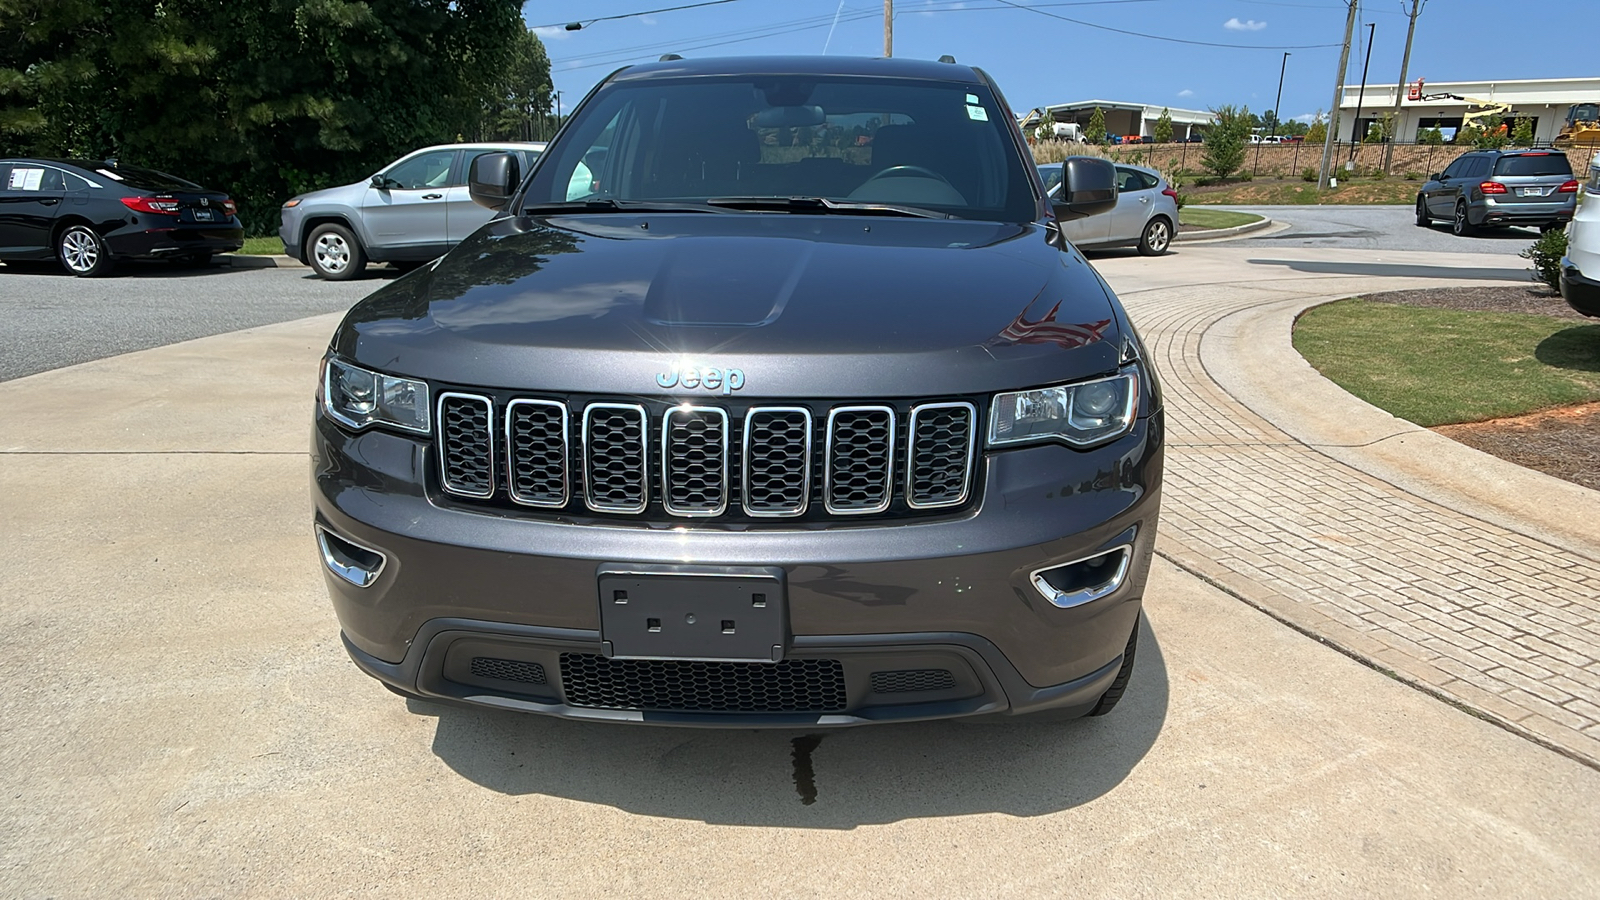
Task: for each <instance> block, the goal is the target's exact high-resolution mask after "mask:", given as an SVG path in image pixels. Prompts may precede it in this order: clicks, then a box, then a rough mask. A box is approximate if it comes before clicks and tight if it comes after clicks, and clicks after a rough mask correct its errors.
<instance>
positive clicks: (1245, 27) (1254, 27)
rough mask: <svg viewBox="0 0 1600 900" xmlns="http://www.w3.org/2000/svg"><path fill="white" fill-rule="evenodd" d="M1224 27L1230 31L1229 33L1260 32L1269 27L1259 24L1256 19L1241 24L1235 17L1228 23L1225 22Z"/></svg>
mask: <svg viewBox="0 0 1600 900" xmlns="http://www.w3.org/2000/svg"><path fill="white" fill-rule="evenodd" d="M1222 27H1223V28H1226V29H1228V30H1229V31H1260V30H1261V29H1263V28H1265V27H1267V23H1265V22H1257V21H1256V20H1255V19H1246V20H1245V21H1243V22H1241V21H1239V17H1238V16H1234V17H1233V18H1231V19H1229V20H1228V21H1226V22H1223V23H1222Z"/></svg>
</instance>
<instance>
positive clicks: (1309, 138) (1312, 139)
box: [1306, 109, 1328, 144]
mask: <svg viewBox="0 0 1600 900" xmlns="http://www.w3.org/2000/svg"><path fill="white" fill-rule="evenodd" d="M1327 139H1328V123H1327V120H1326V119H1325V118H1324V117H1323V115H1322V110H1320V109H1319V110H1317V114H1316V115H1315V116H1313V117H1312V119H1311V124H1310V125H1309V126H1308V127H1307V128H1306V143H1308V144H1320V143H1322V142H1324V141H1326V140H1327Z"/></svg>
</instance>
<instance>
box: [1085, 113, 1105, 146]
mask: <svg viewBox="0 0 1600 900" xmlns="http://www.w3.org/2000/svg"><path fill="white" fill-rule="evenodd" d="M1086 130H1087V131H1088V132H1089V133H1088V134H1087V135H1085V137H1086V138H1087V139H1088V141H1089V143H1091V144H1095V145H1097V146H1098V145H1100V144H1104V143H1105V142H1106V111H1105V110H1103V109H1101V108H1100V107H1098V106H1096V107H1095V108H1094V112H1093V113H1092V114H1090V116H1089V126H1088V128H1087V129H1086Z"/></svg>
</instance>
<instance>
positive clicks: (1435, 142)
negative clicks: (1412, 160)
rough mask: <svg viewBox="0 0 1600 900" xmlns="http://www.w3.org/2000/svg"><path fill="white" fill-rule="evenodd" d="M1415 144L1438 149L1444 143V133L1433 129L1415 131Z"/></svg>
mask: <svg viewBox="0 0 1600 900" xmlns="http://www.w3.org/2000/svg"><path fill="white" fill-rule="evenodd" d="M1417 143H1419V144H1426V145H1428V146H1431V147H1438V146H1440V145H1442V144H1443V143H1444V132H1442V131H1440V130H1439V129H1438V128H1437V127H1435V128H1423V129H1420V130H1418V131H1417Z"/></svg>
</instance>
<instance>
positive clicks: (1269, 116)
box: [1261, 109, 1283, 133]
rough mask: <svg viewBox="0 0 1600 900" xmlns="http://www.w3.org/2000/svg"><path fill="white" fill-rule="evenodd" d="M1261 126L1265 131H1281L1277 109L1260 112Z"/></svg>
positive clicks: (1281, 126)
mask: <svg viewBox="0 0 1600 900" xmlns="http://www.w3.org/2000/svg"><path fill="white" fill-rule="evenodd" d="M1261 128H1262V129H1263V130H1265V131H1269V132H1273V133H1278V132H1282V131H1283V123H1282V122H1280V121H1278V111H1277V110H1275V109H1269V110H1267V111H1266V112H1264V113H1262V114H1261Z"/></svg>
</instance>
